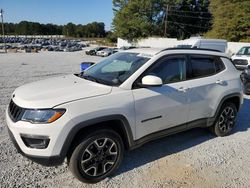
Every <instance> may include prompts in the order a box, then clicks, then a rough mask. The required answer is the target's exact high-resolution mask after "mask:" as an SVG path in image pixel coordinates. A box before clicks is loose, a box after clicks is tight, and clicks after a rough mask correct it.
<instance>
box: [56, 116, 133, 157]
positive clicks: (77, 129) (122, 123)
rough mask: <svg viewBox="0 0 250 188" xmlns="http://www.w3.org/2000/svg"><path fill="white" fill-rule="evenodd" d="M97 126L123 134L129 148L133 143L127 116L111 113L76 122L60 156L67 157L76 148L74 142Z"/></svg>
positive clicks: (126, 146)
mask: <svg viewBox="0 0 250 188" xmlns="http://www.w3.org/2000/svg"><path fill="white" fill-rule="evenodd" d="M97 128H110V129H112V130H114V131H116V132H117V133H118V134H119V135H120V136H121V138H122V140H123V143H124V146H125V148H126V149H129V148H130V147H131V146H132V145H133V133H132V130H131V127H130V124H129V122H128V120H127V118H126V117H124V116H123V115H110V116H104V117H98V118H94V119H91V120H87V121H83V122H81V123H78V124H76V125H75V126H74V127H73V128H72V129H71V130H70V132H69V134H68V135H67V138H66V139H65V142H64V144H63V146H62V149H61V152H60V156H61V157H62V158H65V157H66V156H67V155H68V154H70V153H71V152H70V151H71V150H72V149H73V148H74V144H75V143H76V142H77V141H79V139H80V138H82V136H84V135H86V134H87V133H90V132H91V131H93V130H96V129H97Z"/></svg>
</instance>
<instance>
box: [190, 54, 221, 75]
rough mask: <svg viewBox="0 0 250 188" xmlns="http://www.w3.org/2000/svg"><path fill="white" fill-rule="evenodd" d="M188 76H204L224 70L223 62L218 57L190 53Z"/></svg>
mask: <svg viewBox="0 0 250 188" xmlns="http://www.w3.org/2000/svg"><path fill="white" fill-rule="evenodd" d="M189 60H190V64H189V65H190V67H191V70H190V74H189V76H188V77H189V78H190V79H193V78H200V77H206V76H210V75H213V74H216V73H218V72H221V71H222V70H224V68H225V67H224V64H223V62H222V61H221V59H220V58H219V57H213V56H203V55H191V56H190V59H189Z"/></svg>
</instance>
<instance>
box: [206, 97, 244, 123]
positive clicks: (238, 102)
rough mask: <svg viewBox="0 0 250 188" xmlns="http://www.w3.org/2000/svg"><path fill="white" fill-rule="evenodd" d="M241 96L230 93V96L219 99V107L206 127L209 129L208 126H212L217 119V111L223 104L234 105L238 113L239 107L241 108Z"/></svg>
mask: <svg viewBox="0 0 250 188" xmlns="http://www.w3.org/2000/svg"><path fill="white" fill-rule="evenodd" d="M241 96H242V95H241V93H232V94H229V95H226V96H224V97H223V98H222V99H221V101H220V103H219V105H218V106H217V109H216V112H215V114H214V116H213V117H212V118H210V119H209V121H208V126H209V127H210V126H213V125H214V122H215V120H216V118H217V117H218V114H219V111H220V109H221V107H222V105H223V104H224V103H225V102H232V103H234V104H235V106H236V108H237V111H239V109H240V106H241Z"/></svg>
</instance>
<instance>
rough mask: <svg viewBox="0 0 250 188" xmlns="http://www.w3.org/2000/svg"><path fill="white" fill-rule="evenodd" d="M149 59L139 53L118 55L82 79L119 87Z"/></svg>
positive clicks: (106, 60) (108, 59) (88, 71)
mask: <svg viewBox="0 0 250 188" xmlns="http://www.w3.org/2000/svg"><path fill="white" fill-rule="evenodd" d="M149 59H150V58H148V57H145V56H143V55H141V54H139V53H128V52H120V53H116V54H114V55H111V56H109V57H108V58H106V59H104V60H103V61H101V62H99V63H97V64H95V65H94V66H92V67H90V68H89V69H87V70H86V71H84V73H83V74H82V75H81V77H83V78H85V79H89V80H92V81H95V82H99V83H102V84H106V85H112V86H119V85H120V84H122V83H123V82H124V81H125V80H126V79H128V78H129V77H130V76H131V75H132V74H133V73H134V72H135V71H136V70H138V69H139V68H140V67H141V66H142V65H143V64H145V63H146V62H147V61H148V60H149Z"/></svg>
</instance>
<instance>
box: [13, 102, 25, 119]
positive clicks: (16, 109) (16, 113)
mask: <svg viewBox="0 0 250 188" xmlns="http://www.w3.org/2000/svg"><path fill="white" fill-rule="evenodd" d="M23 112H24V109H23V108H21V107H19V106H17V105H16V104H15V103H14V102H13V101H12V100H11V101H10V104H9V115H10V118H11V119H12V121H14V122H17V121H18V120H20V119H21V116H22V115H23Z"/></svg>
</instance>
